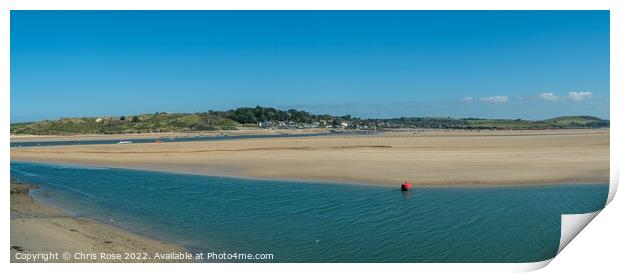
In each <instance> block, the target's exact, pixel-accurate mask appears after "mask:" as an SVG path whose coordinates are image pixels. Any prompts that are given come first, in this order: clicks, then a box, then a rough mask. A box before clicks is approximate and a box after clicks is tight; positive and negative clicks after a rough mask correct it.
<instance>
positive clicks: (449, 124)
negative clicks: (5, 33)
mask: <svg viewBox="0 0 620 273" xmlns="http://www.w3.org/2000/svg"><path fill="white" fill-rule="evenodd" d="M240 126H255V127H258V126H260V127H264V128H291V129H292V128H342V129H361V130H375V129H396V128H440V129H468V130H475V129H491V130H512V129H515V130H516V129H524V130H527V129H559V128H604V127H609V121H608V120H603V119H599V118H597V117H591V116H562V117H557V118H552V119H547V120H522V119H480V118H450V117H400V118H390V119H361V118H356V117H351V116H350V115H346V116H331V115H316V114H311V113H309V112H306V111H299V110H295V109H290V110H286V111H284V110H278V109H274V108H270V107H260V106H256V107H241V108H237V109H232V110H228V111H209V112H205V113H174V114H170V113H155V114H141V115H134V116H120V117H84V118H61V119H59V120H44V121H39V122H27V123H14V124H11V134H13V135H20V134H29V135H71V134H121V133H145V132H171V131H174V132H189V131H215V130H235V129H237V128H238V127H240Z"/></svg>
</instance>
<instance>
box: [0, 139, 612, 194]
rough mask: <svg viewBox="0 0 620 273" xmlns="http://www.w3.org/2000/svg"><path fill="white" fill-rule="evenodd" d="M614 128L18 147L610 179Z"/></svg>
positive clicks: (157, 161) (272, 172) (342, 172)
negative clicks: (610, 158)
mask: <svg viewBox="0 0 620 273" xmlns="http://www.w3.org/2000/svg"><path fill="white" fill-rule="evenodd" d="M609 137H610V136H609V130H608V129H572V130H540V131H534V130H524V131H460V130H422V131H396V132H388V133H383V134H379V135H365V136H361V135H359V136H358V135H355V136H353V135H332V136H326V137H299V138H286V139H282V138H279V139H278V138H273V139H270V138H265V139H239V140H226V141H206V142H182V143H145V144H128V145H120V144H110V145H82V146H75V145H74V146H50V147H28V148H12V149H11V160H17V161H31V162H56V163H68V164H84V165H94V166H108V167H121V168H137V169H146V170H160V171H171V172H181V173H194V174H206V175H215V176H233V177H250V178H261V179H284V180H302V181H327V182H344V183H364V184H373V185H393V184H398V183H402V182H403V181H410V182H412V183H414V185H443V186H454V185H519V184H543V183H606V182H607V181H608V180H609V142H610V139H609Z"/></svg>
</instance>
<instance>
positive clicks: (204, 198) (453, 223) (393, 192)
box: [11, 162, 608, 262]
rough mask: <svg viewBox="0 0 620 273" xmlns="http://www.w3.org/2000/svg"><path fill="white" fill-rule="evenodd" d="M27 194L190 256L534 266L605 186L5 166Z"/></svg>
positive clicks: (598, 205) (602, 196) (592, 206)
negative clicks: (31, 186)
mask: <svg viewBox="0 0 620 273" xmlns="http://www.w3.org/2000/svg"><path fill="white" fill-rule="evenodd" d="M11 176H12V177H13V178H17V179H19V180H22V181H26V182H32V183H38V184H40V185H41V186H42V188H41V189H40V190H37V191H34V192H33V193H32V194H33V196H34V197H35V198H37V199H40V200H42V201H44V202H48V203H51V204H54V205H56V206H59V207H62V208H65V209H68V210H69V211H70V212H71V213H73V214H74V215H75V216H84V217H91V218H95V219H98V220H101V221H106V222H110V223H113V224H114V225H118V226H120V227H123V228H125V229H128V230H130V231H133V232H136V233H139V234H143V235H147V236H150V237H153V238H157V239H161V240H165V241H170V242H174V243H178V244H182V245H184V246H186V247H187V248H188V249H190V250H192V251H214V252H218V253H220V252H229V253H230V252H238V253H273V255H274V257H275V259H274V260H273V261H275V262H532V261H541V260H546V259H548V258H551V257H553V256H555V253H556V252H557V248H558V244H559V240H560V215H561V214H563V213H586V212H592V211H596V210H600V209H602V208H603V207H604V204H605V202H606V199H607V191H608V186H607V184H593V185H562V186H532V187H496V188H482V187H476V188H416V189H415V190H414V191H412V192H407V193H402V192H400V190H399V189H398V187H397V186H398V185H395V186H394V187H373V186H357V185H343V184H327V183H301V182H282V181H265V180H256V181H254V180H248V179H235V178H223V177H210V176H198V175H182V174H171V173H162V172H150V171H136V170H126V169H113V168H85V167H73V166H60V165H44V164H31V163H22V162H12V163H11Z"/></svg>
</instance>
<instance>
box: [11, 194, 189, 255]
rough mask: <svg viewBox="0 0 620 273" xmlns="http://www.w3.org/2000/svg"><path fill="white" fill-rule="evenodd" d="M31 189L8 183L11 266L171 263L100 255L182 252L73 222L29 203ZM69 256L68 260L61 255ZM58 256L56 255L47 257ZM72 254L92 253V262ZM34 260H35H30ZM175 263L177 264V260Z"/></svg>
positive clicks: (106, 228) (93, 224)
mask: <svg viewBox="0 0 620 273" xmlns="http://www.w3.org/2000/svg"><path fill="white" fill-rule="evenodd" d="M32 187H33V186H32V185H28V184H21V183H14V182H11V262H27V261H26V260H25V258H26V257H29V258H30V259H31V261H30V262H45V260H46V259H47V262H172V261H175V260H148V261H147V260H136V259H130V260H125V259H122V260H113V259H112V258H111V257H108V259H101V258H100V254H101V253H109V254H120V255H125V254H124V253H145V252H146V253H149V255H151V256H153V255H154V254H155V253H171V252H185V249H183V248H182V247H180V246H176V245H171V244H168V243H165V242H160V241H156V240H152V239H149V238H146V237H143V236H139V235H136V234H132V233H130V232H127V231H125V230H122V229H119V228H116V227H113V226H110V225H107V224H102V223H99V222H96V221H93V220H89V219H83V218H73V217H69V216H67V214H66V213H64V212H63V211H61V210H59V209H57V208H54V207H50V206H47V205H44V204H42V203H40V202H37V201H36V200H34V199H32V198H31V197H30V196H29V195H28V190H29V189H30V188H32ZM64 252H67V253H70V255H71V256H70V258H69V259H64V258H63V256H62V255H63V253H64ZM49 253H58V254H59V255H58V256H57V257H54V256H56V255H46V254H49ZM75 253H83V254H88V253H94V254H96V255H95V257H96V258H95V259H90V258H81V255H77V256H75ZM37 254H39V255H38V258H37V257H36V255H37ZM32 259H36V260H32ZM176 261H178V260H176Z"/></svg>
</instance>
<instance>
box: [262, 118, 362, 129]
mask: <svg viewBox="0 0 620 273" xmlns="http://www.w3.org/2000/svg"><path fill="white" fill-rule="evenodd" d="M256 125H258V127H261V128H274V129H313V128H350V127H351V126H350V124H349V123H348V122H346V121H341V122H338V123H334V122H333V121H326V120H319V121H314V122H307V123H302V122H294V121H259V122H257V124H256Z"/></svg>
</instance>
